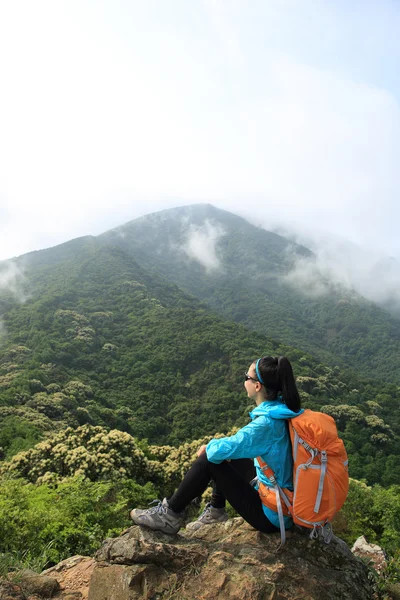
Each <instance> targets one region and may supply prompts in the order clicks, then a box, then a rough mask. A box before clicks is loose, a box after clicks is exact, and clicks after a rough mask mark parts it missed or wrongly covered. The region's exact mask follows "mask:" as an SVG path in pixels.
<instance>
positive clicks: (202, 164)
mask: <svg viewBox="0 0 400 600" xmlns="http://www.w3.org/2000/svg"><path fill="white" fill-rule="evenodd" d="M164 4H165V6H164ZM167 4H168V6H167ZM300 4H301V6H300ZM115 6H116V5H115V3H114V4H113V3H112V2H110V1H108V0H106V1H105V2H101V3H86V2H83V3H77V2H75V1H74V0H72V1H71V2H68V3H57V2H51V0H38V1H37V2H34V3H33V2H29V1H28V0H16V1H15V2H8V3H7V2H3V3H0V56H7V57H8V58H9V59H8V60H7V61H0V82H1V84H2V87H3V88H4V89H6V90H7V94H2V95H1V96H0V129H1V138H0V165H2V170H1V173H0V203H1V205H2V206H1V207H0V214H1V219H0V257H7V258H8V257H10V256H15V255H17V254H22V253H24V252H27V251H29V250H33V249H38V248H43V247H46V246H51V245H55V244H57V243H61V242H63V241H66V240H67V239H71V238H73V237H76V236H79V235H84V234H97V233H101V232H102V231H104V230H106V229H109V228H111V227H116V226H118V225H121V224H123V223H124V222H126V221H129V220H131V219H133V218H135V217H138V216H140V215H142V214H144V213H146V212H151V211H154V210H161V209H162V208H166V207H172V206H174V205H177V204H190V203H192V202H211V203H213V204H216V205H217V206H220V207H222V208H225V209H227V210H230V211H232V212H235V213H239V214H244V213H245V214H244V216H248V215H249V214H250V215H256V219H257V224H260V223H264V224H266V225H268V224H270V223H272V222H275V223H276V222H279V223H287V222H288V221H289V220H292V221H293V220H294V221H296V222H298V223H299V225H300V226H305V225H308V226H314V227H315V228H317V229H318V228H320V227H322V228H324V229H327V230H328V231H330V232H331V233H337V234H338V233H339V234H341V235H343V236H345V237H348V238H349V239H352V240H353V241H356V242H359V243H368V244H374V245H375V246H377V247H379V248H380V249H381V250H382V251H383V250H385V251H387V252H388V253H389V254H397V255H399V256H400V242H399V236H398V233H397V223H398V221H399V218H400V214H399V208H398V206H397V204H398V202H397V187H398V186H397V182H398V166H397V157H398V156H399V155H400V108H399V104H398V78H397V77H396V74H397V71H396V70H395V69H394V70H393V75H392V78H391V69H392V66H393V68H394V66H395V65H396V66H397V63H398V57H399V48H400V44H399V41H398V25H399V18H398V17H399V14H400V12H399V11H398V9H396V7H395V4H393V3H392V2H389V1H388V0H382V2H380V3H372V2H366V3H362V4H360V3H358V4H357V3H356V5H353V3H343V2H339V3H332V2H330V3H329V2H326V1H323V0H315V2H312V3H308V4H307V3H305V4H303V3H298V2H295V1H294V0H282V2H261V1H258V0H255V2H254V3H252V4H251V9H249V8H248V6H247V4H246V3H242V2H237V1H235V2H226V1H225V2H224V1H223V0H205V3H204V4H202V3H188V4H187V6H186V4H185V7H184V8H183V4H182V3H181V2H179V1H178V0H177V1H176V2H175V1H173V2H171V3H160V2H157V1H155V0H149V1H148V2H144V3H140V2H133V3H132V2H129V1H127V0H121V2H120V3H118V6H117V8H115ZM71 39H73V40H74V43H73V44H71ZM382 65H384V67H385V68H382ZM385 73H386V77H385V76H384V74H385ZM49 74H51V76H49ZM396 94H397V96H396ZM177 198H179V199H180V201H179V202H177V201H176V199H177ZM3 217H4V218H3ZM268 228H269V227H268Z"/></svg>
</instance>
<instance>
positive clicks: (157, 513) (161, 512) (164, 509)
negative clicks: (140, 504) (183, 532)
mask: <svg viewBox="0 0 400 600" xmlns="http://www.w3.org/2000/svg"><path fill="white" fill-rule="evenodd" d="M153 502H157V503H158V504H157V505H156V506H153V508H147V509H144V510H143V509H141V508H134V509H133V510H132V511H131V519H132V521H133V522H134V523H135V524H136V525H140V526H142V527H148V528H149V529H153V530H154V531H162V532H163V533H170V534H173V533H177V531H179V529H180V528H181V525H182V521H183V517H182V514H180V513H176V512H174V511H173V510H172V509H171V508H170V507H169V506H168V502H167V499H166V498H164V500H163V501H162V502H160V500H154V501H153Z"/></svg>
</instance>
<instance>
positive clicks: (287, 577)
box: [88, 518, 372, 600]
mask: <svg viewBox="0 0 400 600" xmlns="http://www.w3.org/2000/svg"><path fill="white" fill-rule="evenodd" d="M279 544H280V539H279V534H274V535H263V534H261V533H259V532H257V531H255V530H254V529H253V528H251V527H250V526H249V525H247V523H244V522H243V520H242V519H240V518H238V519H233V520H230V521H227V522H226V523H220V524H217V525H213V526H208V527H203V528H202V529H200V530H198V531H195V532H189V531H186V530H183V531H182V532H180V533H179V534H178V535H176V536H166V535H164V534H162V533H158V532H152V531H149V530H146V529H142V528H139V527H131V528H130V529H128V530H127V531H126V532H124V533H123V534H122V535H121V536H120V537H118V538H111V539H108V540H106V541H105V542H104V544H103V546H102V548H101V549H100V550H99V551H98V552H97V555H96V565H95V566H94V569H93V573H92V576H91V580H90V587H89V595H88V600H136V599H139V598H140V599H143V600H144V599H146V600H150V599H152V600H156V599H159V600H161V599H164V598H168V599H171V600H172V599H173V598H176V599H179V600H184V599H186V600H217V599H221V600H222V599H223V600H267V599H268V600H285V599H290V600H294V599H296V598H297V599H302V600H314V599H315V600H320V599H321V598H324V600H339V599H340V600H347V599H348V600H370V599H371V597H372V590H371V588H370V584H369V581H368V575H367V568H366V566H365V565H364V564H363V563H362V562H361V561H359V560H358V559H357V558H355V557H354V556H353V555H352V553H351V551H350V549H349V548H348V546H347V545H346V544H345V543H344V542H342V541H341V540H339V539H338V538H334V539H333V540H332V542H331V544H329V545H326V544H323V543H321V542H319V541H311V540H310V539H309V537H308V534H304V533H302V532H300V531H295V532H292V533H289V534H288V540H287V542H286V545H285V546H284V548H283V549H279Z"/></svg>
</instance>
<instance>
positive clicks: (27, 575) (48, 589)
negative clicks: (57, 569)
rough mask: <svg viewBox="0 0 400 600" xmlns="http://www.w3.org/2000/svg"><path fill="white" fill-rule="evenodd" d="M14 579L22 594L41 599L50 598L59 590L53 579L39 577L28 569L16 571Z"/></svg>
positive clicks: (45, 576)
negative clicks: (22, 591)
mask: <svg viewBox="0 0 400 600" xmlns="http://www.w3.org/2000/svg"><path fill="white" fill-rule="evenodd" d="M15 577H16V578H17V580H18V583H19V584H20V585H21V587H22V589H23V590H24V592H26V593H28V594H31V595H36V596H39V597H41V598H51V597H52V596H54V594H55V593H56V592H57V591H58V590H59V588H60V585H59V583H58V581H57V580H56V579H55V578H54V577H49V576H47V575H39V574H38V573H35V572H34V571H31V570H29V569H24V570H23V571H17V572H16V573H15Z"/></svg>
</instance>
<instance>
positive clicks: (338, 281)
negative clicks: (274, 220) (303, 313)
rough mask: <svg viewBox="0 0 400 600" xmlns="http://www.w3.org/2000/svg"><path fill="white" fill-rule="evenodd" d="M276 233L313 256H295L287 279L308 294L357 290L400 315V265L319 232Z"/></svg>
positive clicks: (369, 249) (284, 229) (285, 230)
mask: <svg viewBox="0 0 400 600" xmlns="http://www.w3.org/2000/svg"><path fill="white" fill-rule="evenodd" d="M275 231H277V233H280V235H283V236H285V237H287V238H288V239H291V240H293V241H294V242H296V243H299V244H303V245H304V246H306V247H307V248H309V249H310V250H311V251H312V252H313V256H312V257H309V258H306V257H298V256H297V257H296V258H295V263H296V264H295V268H294V269H293V271H292V272H291V273H290V274H289V276H288V277H287V281H288V282H289V283H291V284H292V285H293V286H295V287H297V288H299V289H301V290H303V291H304V292H305V293H306V294H312V295H316V296H318V295H322V294H326V293H328V292H329V290H330V289H331V287H332V286H333V287H336V288H345V289H347V290H354V291H356V292H357V293H358V294H360V295H361V296H364V297H365V298H367V299H368V300H371V301H372V302H376V303H377V304H380V305H382V306H384V307H386V308H387V309H388V310H390V311H392V312H395V313H398V314H399V315H400V262H399V261H398V260H397V259H396V258H394V257H390V256H387V255H384V254H383V253H382V252H378V251H376V250H374V248H373V247H371V246H368V247H366V246H362V245H358V244H356V243H354V242H350V241H349V240H346V239H343V238H340V237H339V236H334V235H333V234H328V233H322V232H321V231H318V230H308V231H305V230H300V229H298V230H297V231H296V229H294V228H293V227H291V228H287V227H284V226H281V227H276V228H275Z"/></svg>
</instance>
